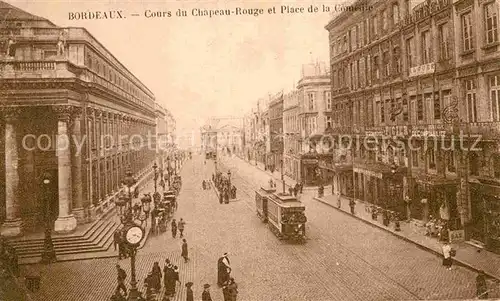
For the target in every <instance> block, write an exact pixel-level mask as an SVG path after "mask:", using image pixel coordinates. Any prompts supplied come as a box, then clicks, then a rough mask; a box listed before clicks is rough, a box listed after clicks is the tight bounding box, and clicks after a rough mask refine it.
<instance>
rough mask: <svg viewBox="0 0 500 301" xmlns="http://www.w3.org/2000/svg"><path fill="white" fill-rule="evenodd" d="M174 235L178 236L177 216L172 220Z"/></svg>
mask: <svg viewBox="0 0 500 301" xmlns="http://www.w3.org/2000/svg"><path fill="white" fill-rule="evenodd" d="M171 226H172V237H173V238H175V237H176V236H177V223H176V222H175V218H174V219H173V220H172V224H171Z"/></svg>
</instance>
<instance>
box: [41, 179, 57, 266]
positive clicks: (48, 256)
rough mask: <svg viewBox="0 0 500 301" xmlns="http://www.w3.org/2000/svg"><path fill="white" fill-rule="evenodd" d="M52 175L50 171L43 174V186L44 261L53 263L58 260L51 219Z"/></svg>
mask: <svg viewBox="0 0 500 301" xmlns="http://www.w3.org/2000/svg"><path fill="white" fill-rule="evenodd" d="M51 180H52V177H51V175H50V173H48V172H46V173H44V174H43V180H42V187H43V195H44V198H45V238H44V243H43V253H42V263H51V262H54V261H56V260H57V258H56V251H55V250H54V243H53V241H52V227H51V221H50V202H49V197H50V196H49V185H50V183H51Z"/></svg>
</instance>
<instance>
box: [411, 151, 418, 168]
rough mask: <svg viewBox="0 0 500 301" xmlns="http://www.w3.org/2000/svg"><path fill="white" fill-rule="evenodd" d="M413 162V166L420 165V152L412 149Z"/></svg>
mask: <svg viewBox="0 0 500 301" xmlns="http://www.w3.org/2000/svg"><path fill="white" fill-rule="evenodd" d="M411 162H412V165H413V167H418V152H417V151H416V150H412V151H411Z"/></svg>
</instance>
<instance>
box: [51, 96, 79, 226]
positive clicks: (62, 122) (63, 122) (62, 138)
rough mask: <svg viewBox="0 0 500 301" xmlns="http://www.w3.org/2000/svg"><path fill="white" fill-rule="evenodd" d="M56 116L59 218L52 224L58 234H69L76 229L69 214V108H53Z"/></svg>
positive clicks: (70, 193) (70, 199)
mask: <svg viewBox="0 0 500 301" xmlns="http://www.w3.org/2000/svg"><path fill="white" fill-rule="evenodd" d="M53 110H54V112H55V113H56V114H57V145H56V156H57V168H58V192H59V216H58V218H57V220H56V221H55V223H54V230H55V231H56V232H58V233H67V232H71V231H73V230H74V229H75V228H76V219H75V217H74V216H73V214H71V206H72V192H71V178H72V177H71V151H70V143H69V141H70V140H69V136H68V123H69V117H70V113H71V107H70V106H54V107H53Z"/></svg>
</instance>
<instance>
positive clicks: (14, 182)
mask: <svg viewBox="0 0 500 301" xmlns="http://www.w3.org/2000/svg"><path fill="white" fill-rule="evenodd" d="M3 113H4V114H3V117H4V119H5V161H4V162H5V202H6V204H5V205H6V206H5V207H6V215H7V216H6V219H5V221H4V223H3V224H2V227H1V229H0V234H1V235H3V236H19V235H22V232H23V222H22V220H21V217H20V210H19V205H20V204H19V171H18V164H19V155H18V151H17V135H16V123H17V115H18V111H16V110H5V111H4V112H3Z"/></svg>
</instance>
